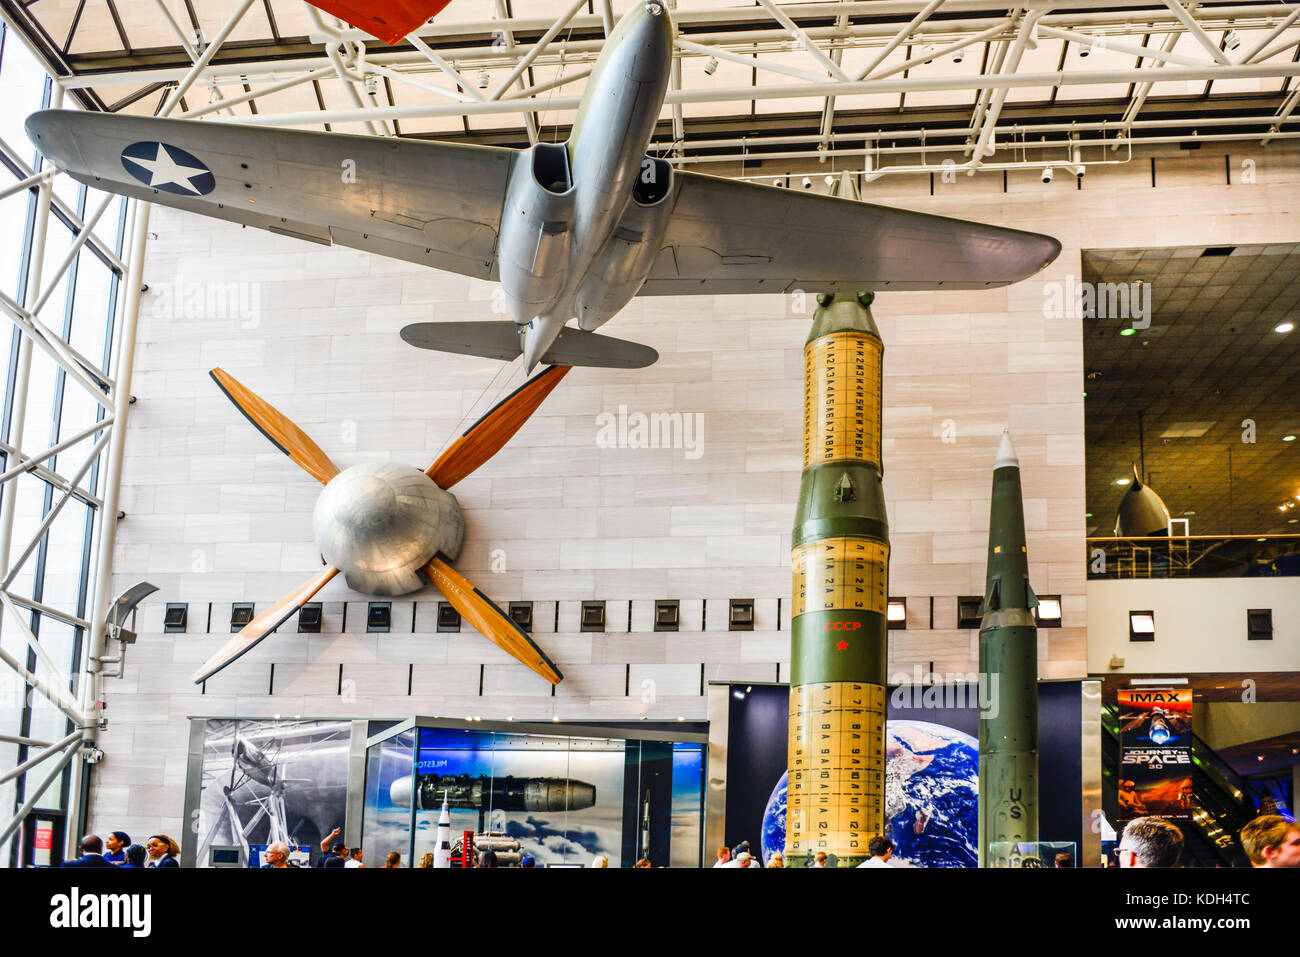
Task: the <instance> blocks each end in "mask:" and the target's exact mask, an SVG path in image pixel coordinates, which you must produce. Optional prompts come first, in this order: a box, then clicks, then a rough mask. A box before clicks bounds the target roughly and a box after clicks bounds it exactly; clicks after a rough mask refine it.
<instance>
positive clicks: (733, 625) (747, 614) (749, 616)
mask: <svg viewBox="0 0 1300 957" xmlns="http://www.w3.org/2000/svg"><path fill="white" fill-rule="evenodd" d="M727 630H728V631H753V630H754V599H752V598H733V599H731V607H730V609H729V614H728V615H727Z"/></svg>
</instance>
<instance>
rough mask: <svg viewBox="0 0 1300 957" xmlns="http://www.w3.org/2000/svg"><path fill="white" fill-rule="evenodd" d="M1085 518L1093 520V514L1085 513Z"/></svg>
mask: <svg viewBox="0 0 1300 957" xmlns="http://www.w3.org/2000/svg"><path fill="white" fill-rule="evenodd" d="M1083 517H1084V518H1092V512H1084V513H1083Z"/></svg>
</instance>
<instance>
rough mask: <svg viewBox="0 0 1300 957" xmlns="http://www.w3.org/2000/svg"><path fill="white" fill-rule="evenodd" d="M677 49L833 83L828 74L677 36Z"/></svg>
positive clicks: (801, 78) (795, 76) (811, 81)
mask: <svg viewBox="0 0 1300 957" xmlns="http://www.w3.org/2000/svg"><path fill="white" fill-rule="evenodd" d="M677 49H678V50H688V51H690V52H691V53H698V54H700V55H701V56H713V57H717V58H718V59H719V60H730V61H731V62H732V63H739V64H740V65H741V66H747V67H750V68H751V69H758V70H768V71H770V72H772V73H780V74H781V75H782V76H788V77H793V78H794V79H796V80H807V81H808V82H809V83H833V82H834V80H832V79H831V78H830V77H828V76H818V75H817V74H816V73H808V72H807V71H805V70H800V69H799V68H798V67H793V66H787V65H786V64H784V63H778V62H776V61H768V60H764V59H763V58H762V57H761V56H759V57H756V56H754V55H753V54H752V53H751V54H745V53H733V52H732V51H731V50H725V49H723V48H722V47H720V46H705V45H704V44H702V43H695V42H694V41H692V40H685V39H683V38H682V37H680V36H678V37H677Z"/></svg>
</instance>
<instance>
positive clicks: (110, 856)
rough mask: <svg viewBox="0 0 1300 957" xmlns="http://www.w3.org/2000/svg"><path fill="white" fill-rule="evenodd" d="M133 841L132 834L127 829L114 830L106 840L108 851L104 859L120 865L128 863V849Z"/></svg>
mask: <svg viewBox="0 0 1300 957" xmlns="http://www.w3.org/2000/svg"><path fill="white" fill-rule="evenodd" d="M130 843H131V835H130V834H128V833H126V831H114V832H113V833H112V834H110V835H108V837H107V838H106V839H105V840H104V848H105V850H106V851H107V853H106V854H105V855H104V860H106V861H108V862H109V863H110V864H116V865H118V866H119V867H120V866H121V865H123V864H125V863H126V849H127V846H128V845H129V844H130Z"/></svg>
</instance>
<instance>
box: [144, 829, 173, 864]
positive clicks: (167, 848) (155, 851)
mask: <svg viewBox="0 0 1300 957" xmlns="http://www.w3.org/2000/svg"><path fill="white" fill-rule="evenodd" d="M144 849H145V850H146V851H148V852H149V863H147V864H145V867H180V866H181V862H180V861H178V860H177V859H176V856H177V855H178V854H180V852H181V848H180V845H179V844H177V843H176V842H175V841H173V840H172V839H171V838H170V837H168V836H167V835H166V834H154V835H153V836H151V837H150V838H149V840H147V841H145V842H144Z"/></svg>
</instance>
